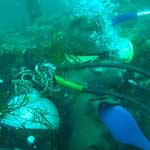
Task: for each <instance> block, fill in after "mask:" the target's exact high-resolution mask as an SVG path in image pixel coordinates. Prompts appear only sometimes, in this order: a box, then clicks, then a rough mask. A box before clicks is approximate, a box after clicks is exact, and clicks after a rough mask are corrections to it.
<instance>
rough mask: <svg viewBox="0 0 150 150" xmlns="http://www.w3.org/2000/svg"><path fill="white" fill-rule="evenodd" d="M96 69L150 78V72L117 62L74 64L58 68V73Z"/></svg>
mask: <svg viewBox="0 0 150 150" xmlns="http://www.w3.org/2000/svg"><path fill="white" fill-rule="evenodd" d="M96 67H107V68H120V69H126V70H128V71H132V72H136V73H139V74H141V75H143V76H146V77H150V72H147V71H145V70H143V69H141V68H138V67H135V66H132V65H128V64H123V63H118V62H111V61H110V62H98V63H85V64H77V65H76V64H75V65H71V66H66V67H58V69H59V70H60V71H70V70H74V69H77V70H81V69H85V68H96Z"/></svg>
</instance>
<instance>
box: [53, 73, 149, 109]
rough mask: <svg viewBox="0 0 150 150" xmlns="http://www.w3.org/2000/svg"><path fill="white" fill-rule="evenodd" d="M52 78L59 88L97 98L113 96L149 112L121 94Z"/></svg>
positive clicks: (140, 104)
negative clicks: (88, 94) (92, 95)
mask: <svg viewBox="0 0 150 150" xmlns="http://www.w3.org/2000/svg"><path fill="white" fill-rule="evenodd" d="M54 78H55V80H56V83H57V84H59V85H60V86H63V87H66V88H70V89H73V90H75V91H78V92H81V93H90V94H94V95H97V96H103V95H109V96H113V97H116V98H119V99H125V100H127V101H129V102H132V103H134V104H136V105H138V106H139V107H140V108H141V109H143V110H144V111H147V112H148V111H149V110H148V108H147V107H145V106H144V105H143V104H142V103H140V102H138V101H136V100H135V99H133V98H130V97H128V96H125V95H123V94H120V93H117V92H111V91H108V90H104V89H99V91H96V90H92V89H89V88H86V87H83V86H82V85H79V84H76V83H73V82H71V81H67V80H65V79H64V78H62V77H60V76H57V75H56V76H55V77H54Z"/></svg>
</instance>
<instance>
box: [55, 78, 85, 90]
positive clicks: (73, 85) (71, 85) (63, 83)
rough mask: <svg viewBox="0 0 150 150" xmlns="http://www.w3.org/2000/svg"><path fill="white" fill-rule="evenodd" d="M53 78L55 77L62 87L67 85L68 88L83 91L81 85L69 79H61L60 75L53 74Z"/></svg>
mask: <svg viewBox="0 0 150 150" xmlns="http://www.w3.org/2000/svg"><path fill="white" fill-rule="evenodd" d="M55 79H56V82H57V83H58V84H59V85H61V86H64V87H67V88H70V89H73V90H76V91H80V92H82V91H83V86H81V85H78V84H76V83H73V82H70V81H66V80H65V79H63V78H62V77H60V76H55Z"/></svg>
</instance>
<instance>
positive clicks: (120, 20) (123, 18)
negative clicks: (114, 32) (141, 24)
mask: <svg viewBox="0 0 150 150" xmlns="http://www.w3.org/2000/svg"><path fill="white" fill-rule="evenodd" d="M147 15H150V10H149V11H141V12H131V13H127V14H123V15H120V16H117V17H115V18H113V19H112V25H117V24H120V23H123V22H126V21H129V20H133V19H136V18H138V17H141V16H147Z"/></svg>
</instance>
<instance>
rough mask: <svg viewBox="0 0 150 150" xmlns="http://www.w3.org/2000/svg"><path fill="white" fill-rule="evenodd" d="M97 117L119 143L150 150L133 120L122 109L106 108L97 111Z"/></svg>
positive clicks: (117, 107)
mask: <svg viewBox="0 0 150 150" xmlns="http://www.w3.org/2000/svg"><path fill="white" fill-rule="evenodd" d="M99 117H100V119H101V120H102V122H103V123H104V124H105V126H106V127H107V128H108V130H109V131H110V133H111V134H112V136H113V137H114V138H115V139H116V140H118V141H119V142H121V143H124V144H130V145H133V146H136V147H138V148H142V149H144V150H150V149H148V147H149V146H148V141H147V139H146V138H145V136H144V135H143V133H142V132H141V130H140V128H139V127H138V125H137V123H136V121H135V119H134V118H133V117H132V116H131V114H130V113H129V112H128V111H127V110H125V109H124V108H123V107H121V106H119V105H116V106H109V107H106V108H104V109H102V110H99ZM146 145H147V146H146ZM145 146H146V147H145Z"/></svg>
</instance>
